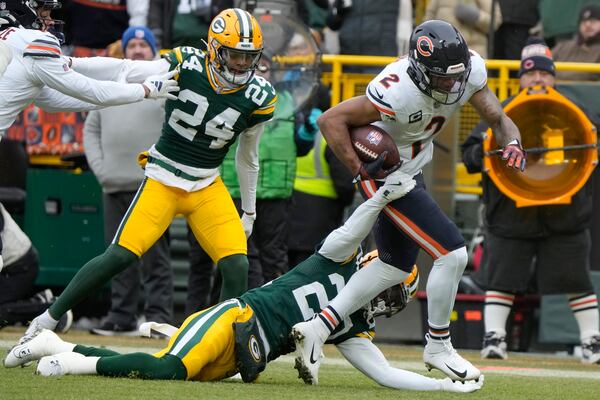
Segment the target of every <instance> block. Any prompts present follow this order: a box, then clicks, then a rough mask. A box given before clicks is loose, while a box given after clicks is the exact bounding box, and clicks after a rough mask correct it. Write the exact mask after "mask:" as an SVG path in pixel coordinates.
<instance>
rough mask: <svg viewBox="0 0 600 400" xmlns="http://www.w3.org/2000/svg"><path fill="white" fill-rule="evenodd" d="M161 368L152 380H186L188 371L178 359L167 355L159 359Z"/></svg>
mask: <svg viewBox="0 0 600 400" xmlns="http://www.w3.org/2000/svg"><path fill="white" fill-rule="evenodd" d="M158 364H159V368H157V369H156V371H155V372H154V374H153V376H152V379H163V380H186V379H187V369H186V368H185V365H184V364H183V361H181V359H179V358H178V357H175V356H173V355H170V354H166V355H164V356H162V357H161V358H159V359H158Z"/></svg>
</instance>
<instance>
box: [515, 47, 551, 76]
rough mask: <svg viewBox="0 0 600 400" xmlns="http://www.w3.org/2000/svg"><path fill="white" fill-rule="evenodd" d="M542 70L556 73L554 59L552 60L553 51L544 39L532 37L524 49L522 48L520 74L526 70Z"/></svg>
mask: <svg viewBox="0 0 600 400" xmlns="http://www.w3.org/2000/svg"><path fill="white" fill-rule="evenodd" d="M534 70H540V71H547V72H549V73H551V74H552V75H556V68H555V67H554V60H552V52H551V51H550V49H549V48H548V46H547V45H546V42H544V40H543V39H541V38H537V37H530V38H529V39H527V43H526V44H525V47H523V50H521V68H520V69H519V76H521V75H523V74H524V73H525V72H529V71H534Z"/></svg>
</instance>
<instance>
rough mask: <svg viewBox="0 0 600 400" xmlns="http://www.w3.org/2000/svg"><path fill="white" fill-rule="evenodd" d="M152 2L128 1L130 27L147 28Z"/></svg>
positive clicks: (143, 0)
mask: <svg viewBox="0 0 600 400" xmlns="http://www.w3.org/2000/svg"><path fill="white" fill-rule="evenodd" d="M149 4H150V0H127V14H129V26H139V25H141V26H146V25H147V20H148V7H149Z"/></svg>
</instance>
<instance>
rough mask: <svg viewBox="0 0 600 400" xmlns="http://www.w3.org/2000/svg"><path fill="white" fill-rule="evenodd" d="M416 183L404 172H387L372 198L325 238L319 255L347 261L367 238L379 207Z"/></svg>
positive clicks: (382, 206) (404, 192)
mask: <svg viewBox="0 0 600 400" xmlns="http://www.w3.org/2000/svg"><path fill="white" fill-rule="evenodd" d="M415 184H416V183H415V181H414V179H413V178H412V177H411V176H409V175H407V174H405V173H403V172H400V171H396V172H394V173H392V174H391V175H389V176H388V177H387V178H386V180H385V183H384V185H383V186H381V187H380V188H379V189H378V190H377V192H375V194H374V195H373V197H371V198H370V199H368V200H367V201H365V202H364V203H362V204H361V205H360V206H358V208H357V209H356V210H354V212H353V213H352V215H351V216H350V217H349V218H348V219H347V220H346V222H345V223H344V225H342V226H341V227H339V228H337V229H336V230H334V231H333V232H331V233H330V234H329V235H328V236H327V238H325V242H324V243H323V246H321V248H320V249H319V254H321V255H322V256H324V257H327V258H329V259H330V260H333V261H335V262H342V261H344V260H347V259H348V258H349V257H350V256H352V254H354V252H355V251H356V249H357V248H358V246H359V245H360V243H361V242H362V241H363V240H364V239H365V238H366V237H367V235H368V234H369V232H370V231H371V228H372V227H373V225H374V224H375V221H376V220H377V217H378V216H379V213H380V212H381V210H383V208H384V207H385V206H386V205H387V204H388V203H389V202H390V201H393V200H396V199H399V198H400V197H402V196H404V195H406V194H407V193H408V192H410V191H411V190H412V189H413V188H414V187H415Z"/></svg>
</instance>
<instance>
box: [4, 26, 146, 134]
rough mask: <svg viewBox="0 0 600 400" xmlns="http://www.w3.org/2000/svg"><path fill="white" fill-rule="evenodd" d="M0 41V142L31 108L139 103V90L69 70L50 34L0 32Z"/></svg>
mask: <svg viewBox="0 0 600 400" xmlns="http://www.w3.org/2000/svg"><path fill="white" fill-rule="evenodd" d="M0 41H2V42H3V43H4V44H6V45H8V47H10V49H11V51H12V61H11V62H10V64H9V65H8V67H7V68H6V71H5V72H4V75H2V77H1V78H0V137H1V134H2V132H3V131H4V130H6V129H7V128H9V127H10V126H11V125H12V123H13V122H14V120H15V118H16V116H17V115H18V113H19V112H21V111H22V110H23V109H24V108H26V107H27V106H28V105H29V104H31V103H35V104H36V105H37V106H39V107H41V108H43V109H44V110H46V111H82V110H90V109H94V108H97V106H99V105H103V106H111V105H120V104H127V103H133V102H136V101H141V100H143V98H144V95H145V93H144V88H143V87H142V85H139V84H125V83H117V82H108V81H98V80H94V79H91V78H88V77H86V76H84V75H81V74H79V73H77V72H75V71H73V70H72V69H71V68H69V66H68V62H67V59H66V58H65V57H63V55H62V52H61V48H60V44H59V42H58V39H57V38H56V37H55V36H54V35H52V34H50V33H47V32H42V31H39V30H34V29H22V28H8V29H5V30H3V31H1V32H0Z"/></svg>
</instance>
